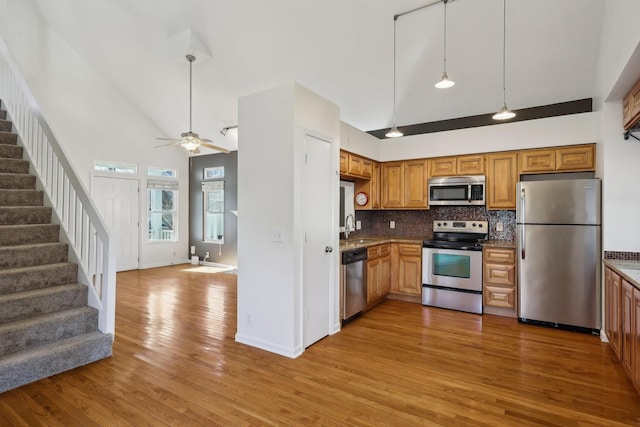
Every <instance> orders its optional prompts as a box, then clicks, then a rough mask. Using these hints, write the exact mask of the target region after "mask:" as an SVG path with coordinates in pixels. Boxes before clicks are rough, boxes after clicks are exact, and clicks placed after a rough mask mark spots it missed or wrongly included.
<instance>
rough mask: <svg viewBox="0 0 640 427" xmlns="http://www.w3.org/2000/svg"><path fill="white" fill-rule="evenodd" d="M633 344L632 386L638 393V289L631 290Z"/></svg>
mask: <svg viewBox="0 0 640 427" xmlns="http://www.w3.org/2000/svg"><path fill="white" fill-rule="evenodd" d="M632 318H633V342H632V343H631V357H632V361H633V377H632V378H633V384H634V385H635V386H636V389H637V390H638V392H640V289H638V288H636V289H634V290H633V315H632Z"/></svg>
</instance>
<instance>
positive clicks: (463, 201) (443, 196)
mask: <svg viewBox="0 0 640 427" xmlns="http://www.w3.org/2000/svg"><path fill="white" fill-rule="evenodd" d="M484 195H485V177H484V175H473V176H447V177H440V178H430V179H429V205H430V206H438V205H441V206H442V205H445V206H484V204H485V200H484Z"/></svg>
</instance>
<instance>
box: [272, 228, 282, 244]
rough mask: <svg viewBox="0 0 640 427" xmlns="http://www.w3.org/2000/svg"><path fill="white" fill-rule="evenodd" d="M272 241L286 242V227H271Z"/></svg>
mask: <svg viewBox="0 0 640 427" xmlns="http://www.w3.org/2000/svg"><path fill="white" fill-rule="evenodd" d="M271 241H272V242H275V243H282V242H284V227H282V226H275V225H274V226H273V227H271Z"/></svg>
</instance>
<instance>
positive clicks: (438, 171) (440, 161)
mask: <svg viewBox="0 0 640 427" xmlns="http://www.w3.org/2000/svg"><path fill="white" fill-rule="evenodd" d="M457 170H458V169H457V158H455V157H439V158H436V159H430V160H429V171H430V176H434V177H435V176H452V175H456V173H457Z"/></svg>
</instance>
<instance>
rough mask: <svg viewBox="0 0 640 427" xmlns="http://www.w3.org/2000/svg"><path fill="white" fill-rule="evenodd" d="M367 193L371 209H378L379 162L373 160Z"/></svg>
mask: <svg viewBox="0 0 640 427" xmlns="http://www.w3.org/2000/svg"><path fill="white" fill-rule="evenodd" d="M369 183H370V189H371V192H370V194H369V205H371V209H380V163H378V162H373V170H372V172H371V180H370V181H369Z"/></svg>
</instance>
